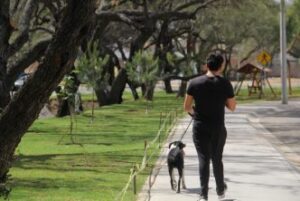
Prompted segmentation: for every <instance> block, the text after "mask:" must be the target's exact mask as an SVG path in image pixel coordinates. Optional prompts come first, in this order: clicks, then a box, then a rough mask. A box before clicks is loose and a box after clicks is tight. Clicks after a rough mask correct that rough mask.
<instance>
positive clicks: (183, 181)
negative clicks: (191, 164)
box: [182, 169, 186, 189]
mask: <svg viewBox="0 0 300 201" xmlns="http://www.w3.org/2000/svg"><path fill="white" fill-rule="evenodd" d="M182 188H183V189H186V185H185V176H184V169H182Z"/></svg>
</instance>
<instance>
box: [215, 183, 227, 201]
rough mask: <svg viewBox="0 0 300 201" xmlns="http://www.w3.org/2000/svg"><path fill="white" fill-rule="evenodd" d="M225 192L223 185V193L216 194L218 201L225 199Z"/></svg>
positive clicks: (225, 186)
mask: <svg viewBox="0 0 300 201" xmlns="http://www.w3.org/2000/svg"><path fill="white" fill-rule="evenodd" d="M226 190H227V185H226V183H224V190H223V192H218V193H217V194H218V198H219V200H222V199H224V198H225V192H226Z"/></svg>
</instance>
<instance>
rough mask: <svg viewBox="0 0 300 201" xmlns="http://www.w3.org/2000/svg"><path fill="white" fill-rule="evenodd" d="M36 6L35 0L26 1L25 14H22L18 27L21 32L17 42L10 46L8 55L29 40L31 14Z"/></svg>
mask: <svg viewBox="0 0 300 201" xmlns="http://www.w3.org/2000/svg"><path fill="white" fill-rule="evenodd" d="M34 7H35V1H34V0H28V1H27V2H26V5H25V8H24V11H23V14H22V16H21V18H20V19H21V20H20V21H19V26H18V29H19V31H20V32H21V33H20V34H19V36H18V37H17V39H16V40H15V42H14V43H13V44H11V45H10V46H9V48H8V50H7V51H8V55H9V56H12V55H13V54H15V53H16V52H17V51H18V50H19V49H20V48H21V47H22V46H23V45H24V44H25V43H26V42H27V41H28V38H29V34H28V32H29V26H30V20H31V16H32V14H33V10H34Z"/></svg>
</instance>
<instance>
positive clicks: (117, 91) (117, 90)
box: [109, 68, 127, 104]
mask: <svg viewBox="0 0 300 201" xmlns="http://www.w3.org/2000/svg"><path fill="white" fill-rule="evenodd" d="M126 82H127V74H126V70H125V69H124V68H122V69H121V70H120V72H119V74H118V75H117V77H116V79H115V81H114V83H113V85H112V88H111V91H110V93H109V103H110V104H120V103H122V101H123V99H122V95H123V92H124V90H125V86H126Z"/></svg>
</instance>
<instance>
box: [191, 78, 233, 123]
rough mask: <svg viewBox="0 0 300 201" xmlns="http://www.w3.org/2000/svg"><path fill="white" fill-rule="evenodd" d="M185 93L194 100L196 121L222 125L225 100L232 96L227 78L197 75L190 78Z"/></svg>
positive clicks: (231, 89)
mask: <svg viewBox="0 0 300 201" xmlns="http://www.w3.org/2000/svg"><path fill="white" fill-rule="evenodd" d="M187 94H188V95H190V96H193V98H194V100H195V115H194V119H195V120H196V121H197V120H198V121H201V122H203V123H206V124H210V125H224V113H225V104H226V100H227V99H228V98H233V97H234V92H233V88H232V85H231V83H230V82H229V81H228V80H227V79H225V78H223V77H221V76H214V77H209V76H207V75H202V76H199V77H197V78H194V79H192V80H191V82H190V84H189V86H188V89H187Z"/></svg>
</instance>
